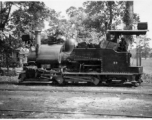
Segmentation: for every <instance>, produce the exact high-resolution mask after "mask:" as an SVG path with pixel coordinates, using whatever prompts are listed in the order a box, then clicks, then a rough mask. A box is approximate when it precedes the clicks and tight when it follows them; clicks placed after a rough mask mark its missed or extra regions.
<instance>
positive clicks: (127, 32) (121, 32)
mask: <svg viewBox="0 0 152 120" xmlns="http://www.w3.org/2000/svg"><path fill="white" fill-rule="evenodd" d="M147 31H148V30H107V32H108V33H109V34H113V35H116V34H118V35H145V34H146V32H147Z"/></svg>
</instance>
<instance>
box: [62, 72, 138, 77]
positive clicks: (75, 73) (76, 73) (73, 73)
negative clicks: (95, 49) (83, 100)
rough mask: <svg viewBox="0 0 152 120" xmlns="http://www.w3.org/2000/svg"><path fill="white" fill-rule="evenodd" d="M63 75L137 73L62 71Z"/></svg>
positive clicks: (120, 73) (122, 73) (121, 73)
mask: <svg viewBox="0 0 152 120" xmlns="http://www.w3.org/2000/svg"><path fill="white" fill-rule="evenodd" d="M62 74H63V75H129V76H130V75H136V74H139V73H125V72H102V73H95V72H63V73H62Z"/></svg>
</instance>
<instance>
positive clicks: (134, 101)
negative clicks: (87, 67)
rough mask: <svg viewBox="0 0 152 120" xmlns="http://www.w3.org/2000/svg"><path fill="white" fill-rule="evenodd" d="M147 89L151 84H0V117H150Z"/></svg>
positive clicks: (151, 91)
mask: <svg viewBox="0 0 152 120" xmlns="http://www.w3.org/2000/svg"><path fill="white" fill-rule="evenodd" d="M16 90H17V91H16ZM90 91H93V92H90ZM112 91H117V92H116V93H115V92H112ZM146 91H147V92H146ZM124 92H128V93H131V92H133V93H134V94H126V93H125V94H124ZM145 93H147V94H145ZM150 93H152V87H151V86H141V87H138V88H134V87H133V88H127V87H91V86H85V87H83V86H77V87H74V86H67V87H57V86H45V85H43V86H40V85H32V86H31V85H21V86H18V85H13V84H0V98H1V99H0V118H122V117H144V118H145V117H152V102H151V100H152V95H151V94H150ZM8 110H9V111H8Z"/></svg>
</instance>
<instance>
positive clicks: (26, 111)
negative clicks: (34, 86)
mask: <svg viewBox="0 0 152 120" xmlns="http://www.w3.org/2000/svg"><path fill="white" fill-rule="evenodd" d="M0 111H1V113H2V112H17V113H49V114H50V113H52V114H53V113H58V114H83V115H86V116H87V115H91V116H100V117H107V118H108V117H122V118H152V116H145V115H126V114H110V113H99V112H98V113H92V112H75V111H74V112H72V111H71V112H65V111H56V110H49V111H45V112H44V111H41V110H19V109H4V110H0Z"/></svg>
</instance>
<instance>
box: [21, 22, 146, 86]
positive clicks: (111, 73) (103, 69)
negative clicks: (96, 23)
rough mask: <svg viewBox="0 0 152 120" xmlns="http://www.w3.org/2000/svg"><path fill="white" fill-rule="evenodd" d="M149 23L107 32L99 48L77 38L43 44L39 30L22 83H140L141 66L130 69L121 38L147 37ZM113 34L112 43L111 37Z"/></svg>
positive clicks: (128, 55)
mask: <svg viewBox="0 0 152 120" xmlns="http://www.w3.org/2000/svg"><path fill="white" fill-rule="evenodd" d="M146 32H147V23H138V30H107V37H106V40H102V42H100V44H99V45H92V46H91V45H89V44H82V43H79V44H77V42H76V41H75V40H74V39H69V40H66V41H65V42H64V43H62V44H58V43H53V44H51V45H49V44H45V45H43V44H41V35H40V31H36V49H35V50H30V53H29V55H28V63H27V64H26V65H24V68H23V71H22V72H21V73H20V74H19V82H24V81H33V80H36V81H48V82H49V81H51V82H53V83H57V84H59V85H64V84H65V83H79V82H87V83H93V84H94V85H100V84H101V83H103V82H104V83H106V84H110V83H112V81H114V80H119V81H120V83H125V82H130V83H131V84H132V85H134V86H138V85H140V84H141V82H142V79H141V75H142V73H143V67H142V66H131V64H130V58H131V54H130V53H129V52H128V51H121V50H120V49H119V48H120V46H119V43H118V42H119V38H120V36H122V35H137V36H138V35H145V34H146ZM110 35H113V36H114V39H113V40H111V39H110V38H109V37H108V36H110Z"/></svg>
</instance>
